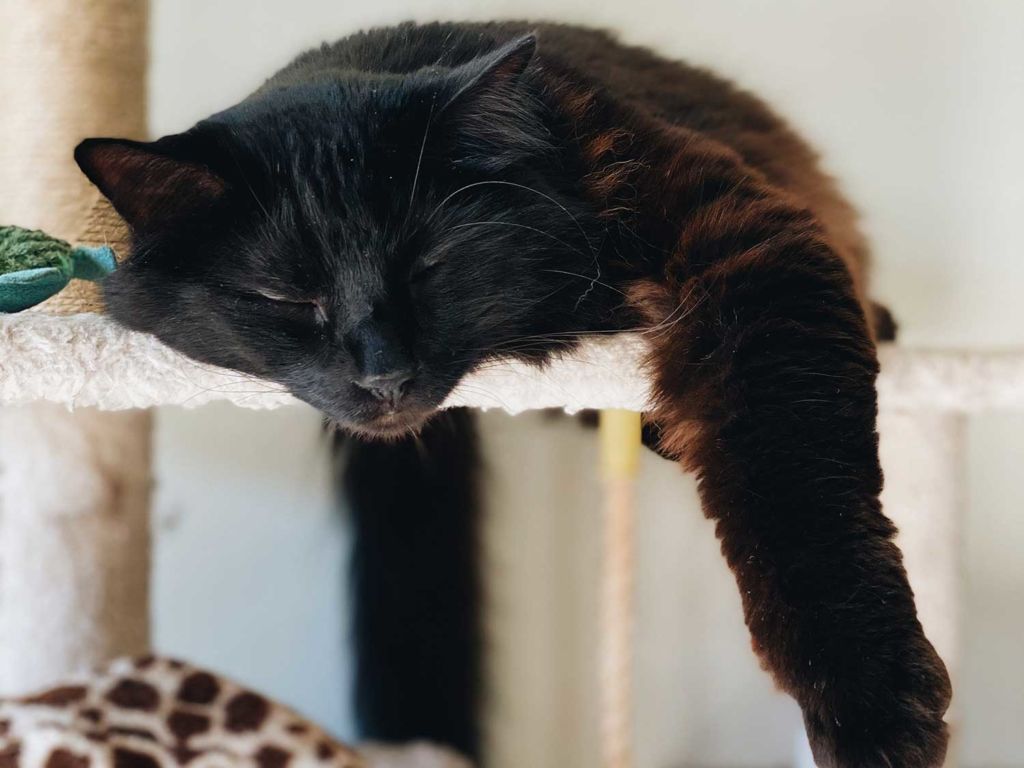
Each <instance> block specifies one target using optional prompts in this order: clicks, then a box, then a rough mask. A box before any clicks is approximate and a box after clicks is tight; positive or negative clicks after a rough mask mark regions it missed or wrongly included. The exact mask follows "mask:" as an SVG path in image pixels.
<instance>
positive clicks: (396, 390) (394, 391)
mask: <svg viewBox="0 0 1024 768" xmlns="http://www.w3.org/2000/svg"><path fill="white" fill-rule="evenodd" d="M412 377H413V371H412V370H411V369H402V370H397V371H388V372H387V373H374V374H368V375H365V376H362V377H360V378H358V379H356V381H355V385H356V386H357V387H359V388H360V389H365V390H366V391H367V392H369V393H370V394H371V395H373V396H374V397H376V398H377V399H378V400H380V401H381V402H384V403H387V404H388V405H391V406H394V405H398V401H399V400H401V399H402V395H404V394H405V391H406V389H408V384H409V382H410V381H411V380H412Z"/></svg>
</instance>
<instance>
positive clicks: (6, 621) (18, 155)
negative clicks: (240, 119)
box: [0, 0, 150, 694]
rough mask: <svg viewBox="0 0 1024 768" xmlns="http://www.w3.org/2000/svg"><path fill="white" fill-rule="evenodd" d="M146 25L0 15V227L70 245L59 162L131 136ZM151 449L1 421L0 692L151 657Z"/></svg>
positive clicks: (131, 416)
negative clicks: (126, 657) (118, 658)
mask: <svg viewBox="0 0 1024 768" xmlns="http://www.w3.org/2000/svg"><path fill="white" fill-rule="evenodd" d="M147 16H148V4H147V3H146V2H144V1H143V0H3V2H2V3H0V104H2V105H3V108H2V109H3V119H2V120H0V222H4V223H7V224H18V225H20V226H26V227H34V228H39V229H44V230H46V231H47V232H50V233H52V234H54V235H57V236H59V237H62V238H65V239H69V240H74V239H76V238H77V237H78V236H79V235H80V234H81V231H82V227H83V225H84V223H85V214H86V211H87V209H88V208H89V207H90V205H91V202H92V200H93V197H94V196H93V194H92V193H91V191H90V187H89V184H88V182H87V181H86V179H85V178H84V177H83V176H82V175H81V173H80V172H79V171H78V169H77V168H76V166H75V164H74V161H73V159H72V154H71V153H72V149H73V148H74V146H75V144H76V143H77V142H78V141H79V140H80V139H81V138H83V137H85V136H104V135H113V136H132V137H138V138H142V137H143V136H144V134H145V99H144V94H145V85H146V84H145V72H146V39H147V26H148V24H147V22H148V19H147ZM73 290H79V291H81V290H82V288H81V287H76V288H75V289H69V291H67V292H65V293H66V294H72V292H73ZM38 311H40V312H53V313H59V312H61V311H62V308H61V307H58V306H56V305H50V306H49V307H48V306H46V305H44V306H42V307H41V308H39V310H38ZM53 365H54V366H58V367H59V365H60V363H59V361H54V362H53ZM149 441H150V417H149V414H148V413H146V412H142V411H133V412H121V413H110V412H102V411H98V410H91V409H83V410H77V411H70V410H68V409H67V408H65V407H63V406H59V405H52V404H46V403H32V404H28V405H23V406H18V407H15V406H7V407H4V408H0V693H2V694H10V693H18V692H21V691H26V690H29V689H32V688H36V687H38V686H40V685H45V684H48V683H51V682H54V681H56V680H59V679H60V678H62V677H64V676H66V675H67V674H68V673H69V672H71V671H72V670H74V669H76V668H80V667H83V666H92V665H96V664H99V663H102V662H104V661H106V660H108V659H109V658H111V657H113V656H115V655H123V654H139V653H142V652H144V651H146V650H147V649H148V645H149V597H148V591H149V489H150V466H149V461H150V450H149Z"/></svg>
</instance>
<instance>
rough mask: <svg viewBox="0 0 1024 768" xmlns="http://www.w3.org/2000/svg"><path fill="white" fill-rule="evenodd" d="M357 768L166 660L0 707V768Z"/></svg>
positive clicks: (282, 716) (270, 713)
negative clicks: (242, 767) (185, 767)
mask: <svg viewBox="0 0 1024 768" xmlns="http://www.w3.org/2000/svg"><path fill="white" fill-rule="evenodd" d="M181 766H187V767H188V768H237V767H239V766H246V767H249V766H251V768H306V766H309V768H364V763H363V761H362V760H361V759H360V758H359V757H358V756H357V755H356V753H355V752H353V751H352V750H350V749H349V748H348V747H346V746H344V745H343V744H340V743H339V742H337V741H335V740H334V739H333V738H331V737H330V736H328V735H327V734H326V733H324V731H323V730H321V729H320V728H318V727H317V726H315V725H313V724H312V723H310V722H309V721H308V720H306V719H304V718H302V717H301V716H299V715H297V714H296V713H295V712H292V711H291V710H289V709H287V708H285V707H283V706H281V705H279V704H276V703H274V702H272V701H270V700H268V699H266V698H264V697H263V696H260V695H259V694H257V693H253V692H252V691H249V690H246V689H245V688H242V687H241V686H239V685H237V684H236V683H233V682H231V681H229V680H226V679H225V678H223V677H220V676H219V675H215V674H212V673H210V672H206V671H204V670H201V669H197V668H196V667H193V666H190V665H188V664H184V663H182V662H180V661H175V660H173V659H161V658H154V657H146V658H142V659H136V660H129V659H119V660H117V661H115V662H113V663H112V664H111V665H110V666H109V667H107V668H106V669H105V670H103V671H102V672H100V673H99V674H97V675H92V676H89V677H88V678H82V679H81V680H80V681H74V682H69V683H65V684H62V685H60V686H58V687H55V688H51V689H49V690H46V691H43V692H41V693H37V694H35V695H32V696H26V697H23V698H19V699H0V768H179V767H181Z"/></svg>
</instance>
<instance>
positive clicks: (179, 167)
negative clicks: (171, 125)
mask: <svg viewBox="0 0 1024 768" xmlns="http://www.w3.org/2000/svg"><path fill="white" fill-rule="evenodd" d="M185 143H186V142H185V141H184V140H183V139H182V138H181V137H168V138H165V139H160V140H159V141H155V142H150V143H146V142H139V141H129V140H127V139H86V140H85V141H83V142H82V143H81V144H79V145H78V146H77V147H76V148H75V161H76V162H77V163H78V167H79V168H81V169H82V172H83V173H84V174H85V175H86V176H88V177H89V180H90V181H91V182H92V183H93V184H95V185H96V186H97V187H99V190H100V192H102V193H103V194H104V196H105V197H106V198H107V199H108V200H110V202H111V204H112V205H113V206H114V208H115V209H116V210H117V212H118V213H119V214H121V216H122V217H124V219H125V221H127V222H128V224H129V225H130V226H131V228H132V229H133V230H136V231H147V230H152V229H158V228H164V227H170V226H173V225H175V224H181V223H182V222H183V221H186V220H188V219H190V218H192V217H194V216H196V215H199V214H201V213H203V212H205V211H207V210H209V209H210V208H211V207H212V206H213V205H215V204H216V203H217V202H218V201H219V200H221V199H222V198H223V197H224V195H225V194H226V192H227V190H228V183H227V181H225V180H224V178H222V177H221V176H220V175H218V174H217V173H215V172H214V171H213V170H211V169H210V168H208V167H207V166H206V165H204V164H203V163H201V162H199V161H197V160H195V159H192V158H189V157H187V156H185V155H187V152H185V151H183V149H182V147H183V146H184V144H185Z"/></svg>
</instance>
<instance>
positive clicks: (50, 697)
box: [21, 685, 86, 707]
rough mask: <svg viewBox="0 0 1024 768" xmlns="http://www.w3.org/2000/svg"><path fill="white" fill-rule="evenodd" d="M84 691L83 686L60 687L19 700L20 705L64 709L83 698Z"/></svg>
mask: <svg viewBox="0 0 1024 768" xmlns="http://www.w3.org/2000/svg"><path fill="white" fill-rule="evenodd" d="M85 695H86V689H85V686H84V685H62V686H60V687H59V688H51V689H50V690H48V691H43V692H42V693H37V694H35V695H34V696H26V697H25V698H23V699H21V703H22V704H39V705H42V706H44V707H66V706H67V705H68V704H74V703H75V702H76V701H81V700H82V699H84V698H85Z"/></svg>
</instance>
